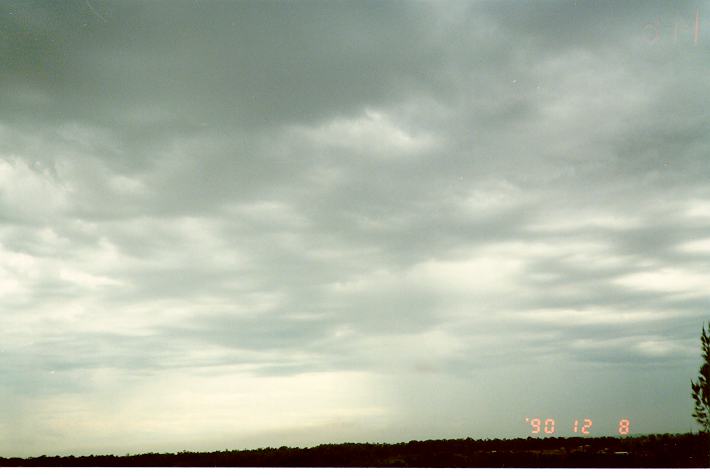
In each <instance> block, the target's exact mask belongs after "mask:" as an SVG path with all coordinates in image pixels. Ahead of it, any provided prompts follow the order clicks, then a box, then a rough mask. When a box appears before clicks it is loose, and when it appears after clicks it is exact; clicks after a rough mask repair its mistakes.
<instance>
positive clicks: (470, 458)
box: [0, 433, 710, 468]
mask: <svg viewBox="0 0 710 476" xmlns="http://www.w3.org/2000/svg"><path fill="white" fill-rule="evenodd" d="M709 449H710V434H707V433H700V434H690V433H689V434H681V435H671V434H664V435H647V436H634V437H623V438H619V437H599V438H583V437H574V438H554V437H553V438H518V439H510V440H499V439H493V440H473V439H471V438H466V439H456V440H427V441H410V442H408V443H397V444H376V443H343V444H327V445H320V446H316V447H313V448H290V447H286V446H282V447H280V448H261V449H256V450H241V451H227V450H225V451H215V452H204V453H196V452H189V451H181V452H178V453H162V454H160V453H147V454H140V455H126V456H113V455H102V456H95V455H91V456H80V457H74V456H65V457H60V456H40V457H35V458H24V459H23V458H0V466H45V467H47V466H104V467H105V466H131V467H135V466H142V467H147V466H152V467H155V466H159V467H240V466H250V467H255V466H256V467H424V468H431V467H483V468H504V467H512V468H531V467H532V468H535V467H545V468H546V467H566V468H584V467H587V468H704V467H708V463H709V461H710V457H709V452H708V450H709Z"/></svg>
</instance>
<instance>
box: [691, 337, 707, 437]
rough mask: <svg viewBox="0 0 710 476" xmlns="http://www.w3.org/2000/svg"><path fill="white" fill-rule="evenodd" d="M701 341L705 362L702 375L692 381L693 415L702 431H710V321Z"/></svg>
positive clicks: (701, 370)
mask: <svg viewBox="0 0 710 476" xmlns="http://www.w3.org/2000/svg"><path fill="white" fill-rule="evenodd" d="M700 342H701V345H702V349H703V364H702V366H701V367H700V376H699V377H698V381H697V382H694V381H692V380H691V381H690V386H691V388H692V395H693V400H694V401H695V410H694V411H693V417H695V420H696V421H697V422H698V423H699V424H700V426H701V427H702V430H701V431H702V432H704V433H710V323H709V324H708V330H707V332H705V326H704V325H703V332H702V335H701V336H700Z"/></svg>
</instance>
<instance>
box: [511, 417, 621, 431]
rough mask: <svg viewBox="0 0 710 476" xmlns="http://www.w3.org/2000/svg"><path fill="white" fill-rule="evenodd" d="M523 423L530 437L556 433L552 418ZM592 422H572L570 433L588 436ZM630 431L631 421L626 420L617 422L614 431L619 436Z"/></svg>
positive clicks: (589, 419)
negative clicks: (527, 428) (527, 427)
mask: <svg viewBox="0 0 710 476" xmlns="http://www.w3.org/2000/svg"><path fill="white" fill-rule="evenodd" d="M525 423H527V424H528V425H530V434H531V435H541V434H545V435H554V434H555V432H556V431H557V427H556V425H557V422H556V421H555V419H554V418H545V419H543V418H529V417H525ZM593 425H594V422H593V421H592V419H591V418H584V419H582V420H574V423H572V425H571V427H572V428H571V429H572V433H579V434H582V435H589V434H590V433H591V430H592V426H593ZM630 429H631V421H630V420H629V419H628V418H622V419H620V420H619V422H618V425H617V428H616V431H617V433H618V434H620V435H628V434H629V430H630Z"/></svg>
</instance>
